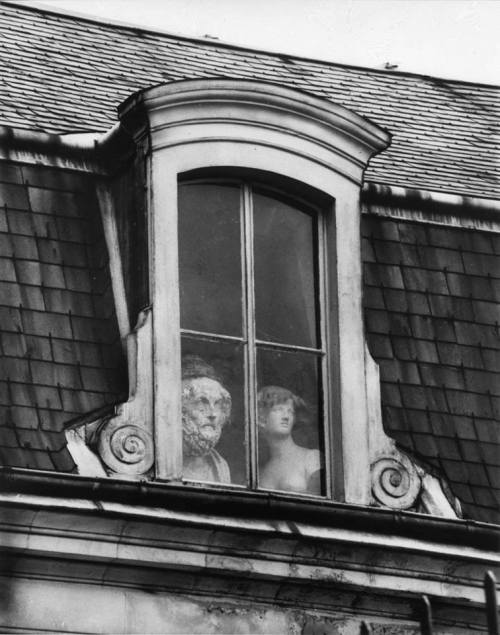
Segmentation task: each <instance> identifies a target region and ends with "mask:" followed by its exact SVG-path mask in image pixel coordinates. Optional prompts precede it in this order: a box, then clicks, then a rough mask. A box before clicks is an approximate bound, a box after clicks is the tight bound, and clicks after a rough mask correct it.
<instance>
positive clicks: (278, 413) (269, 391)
mask: <svg viewBox="0 0 500 635" xmlns="http://www.w3.org/2000/svg"><path fill="white" fill-rule="evenodd" d="M306 412H307V406H306V402H305V401H304V400H303V399H302V398H301V397H298V396H297V395H295V394H294V393H293V392H292V391H291V390H288V388H282V387H281V386H265V387H264V388H261V389H260V390H259V392H258V393H257V421H258V425H259V427H260V428H261V432H262V433H263V434H266V435H271V436H272V435H277V436H288V435H290V434H291V433H292V430H293V427H294V425H295V423H296V422H297V420H298V418H299V415H300V414H302V421H303V420H304V416H303V415H304V414H305V413H306Z"/></svg>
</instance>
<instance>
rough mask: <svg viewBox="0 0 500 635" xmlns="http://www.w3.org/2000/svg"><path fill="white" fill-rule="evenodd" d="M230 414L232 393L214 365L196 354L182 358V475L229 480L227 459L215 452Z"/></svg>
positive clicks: (224, 481)
mask: <svg viewBox="0 0 500 635" xmlns="http://www.w3.org/2000/svg"><path fill="white" fill-rule="evenodd" d="M230 416H231V395H230V394H229V392H228V391H227V390H226V388H224V386H223V385H222V381H221V379H220V377H219V376H218V375H217V373H216V371H215V369H214V368H213V367H212V366H210V364H208V363H207V362H205V361H204V360H203V359H201V357H198V356H196V355H186V356H185V357H183V359H182V433H183V435H182V439H183V464H184V465H183V478H184V480H188V481H203V482H212V483H230V482H231V474H230V471H229V465H228V464H227V462H226V460H225V459H224V458H223V457H222V456H221V455H220V454H219V453H218V452H217V450H216V449H215V446H216V445H217V443H218V442H219V439H220V436H221V434H222V430H223V428H224V425H225V424H226V423H227V422H228V421H229V418H230Z"/></svg>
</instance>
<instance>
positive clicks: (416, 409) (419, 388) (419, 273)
mask: <svg viewBox="0 0 500 635" xmlns="http://www.w3.org/2000/svg"><path fill="white" fill-rule="evenodd" d="M365 211H369V209H368V210H365ZM379 211H380V212H382V209H380V210H379ZM362 221H363V224H362V225H363V226H362V233H363V235H364V236H369V237H370V239H369V240H368V239H365V241H364V242H363V249H366V248H367V246H371V245H372V244H374V243H377V247H376V249H375V251H373V252H370V253H369V257H368V259H363V260H364V275H365V280H367V281H369V282H370V285H371V287H370V292H369V293H366V294H365V296H364V306H365V325H366V329H367V336H368V343H369V347H370V351H371V352H372V354H373V355H374V357H375V358H376V359H377V361H378V362H379V368H380V376H381V381H382V382H383V386H384V389H383V391H382V413H383V420H384V426H385V427H386V430H387V431H388V432H389V434H390V435H391V436H393V437H394V438H395V439H396V441H397V442H398V443H399V444H400V445H402V446H403V447H406V448H408V449H410V450H411V451H413V452H417V453H418V454H419V456H421V458H423V459H424V460H426V461H428V462H431V463H432V464H434V465H435V467H436V468H437V469H438V470H443V471H444V473H445V474H446V476H447V478H448V479H450V482H451V486H452V489H453V491H454V492H455V495H457V496H458V497H459V498H460V499H461V500H462V504H463V508H464V512H465V514H466V515H471V516H473V517H475V518H477V519H481V520H486V521H490V522H491V521H493V520H495V519H496V520H500V516H499V515H498V512H497V511H496V510H495V509H493V507H492V505H493V504H492V503H491V499H489V498H488V497H487V496H485V495H484V492H483V491H482V488H484V485H481V483H484V482H485V479H486V477H488V478H490V480H491V478H492V476H493V473H492V474H490V473H489V471H488V466H489V465H491V466H494V467H495V466H496V467H498V464H499V463H500V452H499V443H500V426H499V424H498V421H495V420H494V419H493V417H497V416H498V414H497V411H498V409H499V408H500V399H499V397H497V394H498V392H499V388H498V386H500V381H499V373H500V351H499V350H498V349H499V338H498V326H497V324H498V306H497V304H496V303H495V302H494V298H495V297H496V296H495V293H494V291H493V285H495V284H496V283H497V280H496V279H495V278H493V277H492V275H488V273H489V272H488V271H482V269H481V267H480V266H477V267H476V268H475V269H474V272H475V273H474V275H472V274H471V273H467V272H466V271H465V269H463V268H462V269H461V273H459V272H452V271H451V270H450V267H451V266H452V263H454V264H453V267H454V268H455V269H460V267H461V263H463V262H465V260H464V257H465V256H467V258H471V259H473V258H475V256H476V255H478V256H479V258H478V260H477V262H478V263H480V262H481V260H482V258H483V256H484V255H486V257H487V259H488V263H492V262H493V260H492V258H496V257H497V256H493V255H492V254H493V253H495V254H496V253H497V250H498V246H497V245H498V244H499V243H500V236H499V235H498V234H485V233H484V232H483V235H482V238H481V239H480V240H478V241H474V240H472V239H471V238H470V237H471V236H472V235H475V233H474V232H470V231H468V230H464V229H462V228H450V227H438V226H430V225H427V226H426V225H423V224H421V223H415V222H411V221H400V222H397V221H396V220H393V219H387V218H384V219H383V220H381V219H380V218H377V217H374V216H369V215H366V214H365V215H364V216H363V219H362ZM391 224H392V225H393V228H392V229H389V227H390V225H391ZM377 225H378V227H377ZM396 226H397V231H398V233H399V236H400V238H401V242H400V244H399V246H398V247H397V248H396V247H395V246H394V245H395V240H396V239H397V238H396V236H397V234H396ZM384 236H385V237H386V238H384ZM429 239H430V240H429ZM384 240H385V242H386V246H383V243H384ZM378 243H380V244H378ZM425 244H426V247H425V248H422V247H421V245H425ZM429 244H430V245H431V246H429ZM415 245H417V248H418V253H419V258H420V263H418V264H416V263H415ZM433 245H434V246H433ZM407 246H409V247H411V249H410V250H409V251H408V252H407V251H406V247H407ZM389 252H392V254H393V255H392V256H391V255H388V254H389ZM406 254H408V258H406ZM372 255H375V256H376V260H377V262H373V258H372ZM382 258H384V259H386V260H388V261H389V260H391V261H392V262H398V264H399V267H400V270H401V271H402V273H403V283H404V285H405V288H403V289H392V288H388V287H386V286H385V285H384V282H385V281H383V280H382V279H381V276H380V275H379V270H380V269H381V268H382V267H384V266H385V265H383V264H382V263H380V262H379V260H381V259H382ZM409 265H411V266H409ZM393 266H394V265H393ZM489 268H491V267H489ZM469 270H471V267H469ZM481 271H482V273H481ZM436 275H437V278H436ZM377 284H378V286H379V288H380V290H381V292H382V294H383V298H384V307H381V306H380V296H378V294H376V293H375V291H374V287H376V286H377ZM495 291H496V289H495ZM370 302H373V303H372V304H370ZM384 314H385V317H384ZM374 316H376V319H374ZM401 316H404V317H405V320H408V321H409V323H410V325H411V336H405V337H403V336H401V335H397V334H396V333H395V332H394V331H393V332H392V334H391V335H390V338H389V337H388V336H387V333H390V332H391V329H392V328H394V327H395V331H396V332H397V331H398V328H399V325H400V323H401ZM384 325H385V326H387V332H386V333H385V334H384V333H383V332H382V331H383V329H382V328H381V327H382V326H384ZM375 338H376V339H375ZM389 342H390V343H391V347H389ZM391 353H392V354H391ZM415 368H416V369H417V370H418V372H417V373H415V372H414V371H415ZM404 371H406V372H407V375H406V376H404V375H403V372H404ZM408 373H409V374H408ZM436 448H437V451H436ZM492 456H495V458H494V459H492ZM497 456H498V457H499V458H496V457H497ZM457 466H459V467H457ZM478 466H479V468H480V469H478ZM481 470H482V471H481ZM496 476H497V473H496V471H495V477H496ZM464 492H466V493H467V495H468V497H469V499H468V500H464V498H463V497H461V494H463V493H464ZM474 496H476V498H474ZM488 500H489V501H490V502H489V503H488ZM487 505H490V507H489V508H488V506H487Z"/></svg>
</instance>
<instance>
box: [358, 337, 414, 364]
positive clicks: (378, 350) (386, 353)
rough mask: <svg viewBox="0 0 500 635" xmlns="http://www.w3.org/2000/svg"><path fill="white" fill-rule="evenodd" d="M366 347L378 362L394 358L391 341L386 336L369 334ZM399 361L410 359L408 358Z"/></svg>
mask: <svg viewBox="0 0 500 635" xmlns="http://www.w3.org/2000/svg"><path fill="white" fill-rule="evenodd" d="M368 346H369V348H370V352H371V354H372V355H373V357H375V358H376V359H378V360H381V359H383V358H387V359H392V358H393V356H394V353H393V350H392V345H391V340H390V339H389V338H388V337H387V336H386V335H377V334H372V333H370V338H369V343H368ZM400 359H411V358H409V357H405V358H400Z"/></svg>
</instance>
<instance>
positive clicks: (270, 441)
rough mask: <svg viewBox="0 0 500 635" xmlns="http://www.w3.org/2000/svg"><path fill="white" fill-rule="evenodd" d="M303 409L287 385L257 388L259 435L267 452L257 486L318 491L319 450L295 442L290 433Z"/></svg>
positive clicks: (296, 490)
mask: <svg viewBox="0 0 500 635" xmlns="http://www.w3.org/2000/svg"><path fill="white" fill-rule="evenodd" d="M306 413H307V406H306V403H305V401H304V400H303V399H302V398H301V397H299V396H298V395H295V394H294V393H293V392H291V391H290V390H288V389H287V388H283V387H281V386H265V387H264V388H261V389H260V390H259V391H258V393H257V421H258V426H259V437H260V436H262V437H263V438H264V439H265V442H266V446H267V450H268V454H269V459H268V460H267V462H266V463H265V464H264V465H263V466H262V467H261V469H260V473H259V485H260V487H263V488H265V489H273V490H281V491H291V492H297V493H309V494H320V493H321V482H320V477H319V474H320V470H321V457H320V453H319V450H316V449H309V448H304V447H302V446H300V445H298V444H297V443H295V440H294V439H293V436H292V431H293V428H294V426H295V424H296V423H297V421H298V419H299V418H301V419H302V420H305V417H304V415H305V414H306ZM301 415H302V416H301Z"/></svg>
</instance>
